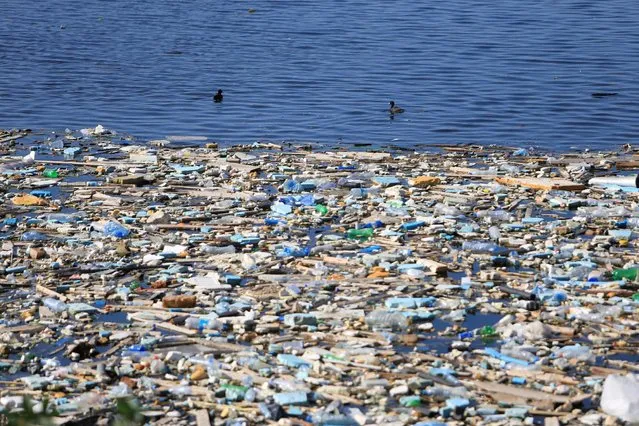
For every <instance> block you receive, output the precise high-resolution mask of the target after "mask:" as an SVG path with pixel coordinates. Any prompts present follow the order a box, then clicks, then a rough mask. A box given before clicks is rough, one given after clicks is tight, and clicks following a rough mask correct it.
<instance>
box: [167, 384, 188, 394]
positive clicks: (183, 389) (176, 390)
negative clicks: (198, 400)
mask: <svg viewBox="0 0 639 426" xmlns="http://www.w3.org/2000/svg"><path fill="white" fill-rule="evenodd" d="M169 392H171V393H172V394H173V395H176V396H187V395H191V393H192V390H191V387H190V386H187V385H182V386H176V387H173V388H171V389H169Z"/></svg>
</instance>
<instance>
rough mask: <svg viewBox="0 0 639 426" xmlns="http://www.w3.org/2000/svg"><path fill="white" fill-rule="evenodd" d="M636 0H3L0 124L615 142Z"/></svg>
mask: <svg viewBox="0 0 639 426" xmlns="http://www.w3.org/2000/svg"><path fill="white" fill-rule="evenodd" d="M634 6H635V4H634V3H633V2H631V1H628V0H609V1H606V2H602V1H597V2H596V1H592V0H591V1H583V0H566V1H562V2H555V1H549V0H541V1H535V2H520V1H514V0H506V1H500V2H495V1H490V2H487V1H459V0H448V1H446V2H441V1H435V2H419V1H414V0H397V1H392V2H388V1H379V0H370V1H355V0H348V1H331V0H327V1H324V2H298V1H283V0H280V1H265V0H250V1H224V2H211V1H204V0H193V1H190V2H177V1H166V0H155V1H144V0H139V1H136V2H130V1H124V0H111V1H105V0H100V1H97V0H82V1H80V0H48V1H46V2H37V4H36V3H34V2H24V1H18V0H0V7H1V8H2V13H1V14H0V41H1V43H0V69H2V76H1V77H0V127H5V128H7V127H30V128H49V129H64V128H66V127H70V128H82V127H89V126H92V127H93V126H95V125H96V124H98V123H100V124H103V125H104V126H106V127H108V128H111V129H115V130H118V131H122V132H127V133H131V134H133V135H135V136H137V137H140V138H143V139H147V138H157V137H164V136H167V135H194V134H195V135H204V136H208V137H209V138H211V139H213V140H217V141H220V142H230V143H245V142H254V141H256V140H269V141H275V142H278V141H315V142H320V143H331V144H334V143H360V142H371V143H374V144H379V145H383V144H389V143H392V144H395V145H404V146H413V145H415V144H434V143H469V142H473V143H483V144H490V143H499V144H508V145H518V146H529V145H537V146H541V147H552V148H561V149H567V148H569V147H570V146H580V147H586V146H588V147H593V148H611V147H617V146H619V145H621V144H623V143H628V142H634V141H635V139H636V138H637V136H638V135H639V120H637V111H638V110H639V108H637V107H638V106H639V91H638V88H639V87H638V85H639V79H637V78H636V70H637V69H639V54H638V53H639V26H638V25H637V22H639V11H638V10H637V8H636V7H634ZM249 8H253V9H255V12H254V13H249V11H248V9H249ZM217 88H222V89H223V90H224V94H225V98H224V102H223V103H222V104H214V103H213V102H212V95H213V93H214V92H215V90H217ZM593 92H617V93H618V95H617V96H613V97H605V98H594V97H592V96H591V94H592V93H593ZM391 99H394V100H395V101H396V102H397V103H398V105H400V106H402V107H403V108H405V109H406V113H405V114H402V115H398V116H397V117H396V118H395V119H394V120H390V119H389V115H388V113H387V112H386V108H387V107H388V101H389V100H391Z"/></svg>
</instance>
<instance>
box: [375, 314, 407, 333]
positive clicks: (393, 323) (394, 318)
mask: <svg viewBox="0 0 639 426" xmlns="http://www.w3.org/2000/svg"><path fill="white" fill-rule="evenodd" d="M366 324H368V326H369V327H370V328H371V329H373V330H393V331H404V330H406V329H408V327H409V326H410V318H408V317H406V316H405V315H403V314H402V313H401V312H393V311H385V310H377V311H373V312H371V313H369V314H368V315H366Z"/></svg>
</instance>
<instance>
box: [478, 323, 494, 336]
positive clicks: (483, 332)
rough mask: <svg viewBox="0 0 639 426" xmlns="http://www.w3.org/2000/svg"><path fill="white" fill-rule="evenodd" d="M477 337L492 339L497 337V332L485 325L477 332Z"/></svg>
mask: <svg viewBox="0 0 639 426" xmlns="http://www.w3.org/2000/svg"><path fill="white" fill-rule="evenodd" d="M479 335H480V336H481V337H492V336H495V335H497V331H495V329H494V328H493V327H491V326H490V325H485V326H483V327H482V328H481V329H480V330H479Z"/></svg>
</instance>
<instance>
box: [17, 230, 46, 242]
mask: <svg viewBox="0 0 639 426" xmlns="http://www.w3.org/2000/svg"><path fill="white" fill-rule="evenodd" d="M48 239H49V236H48V235H46V234H43V233H42V232H38V231H27V232H25V233H24V234H22V237H21V240H22V241H45V240H48Z"/></svg>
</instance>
